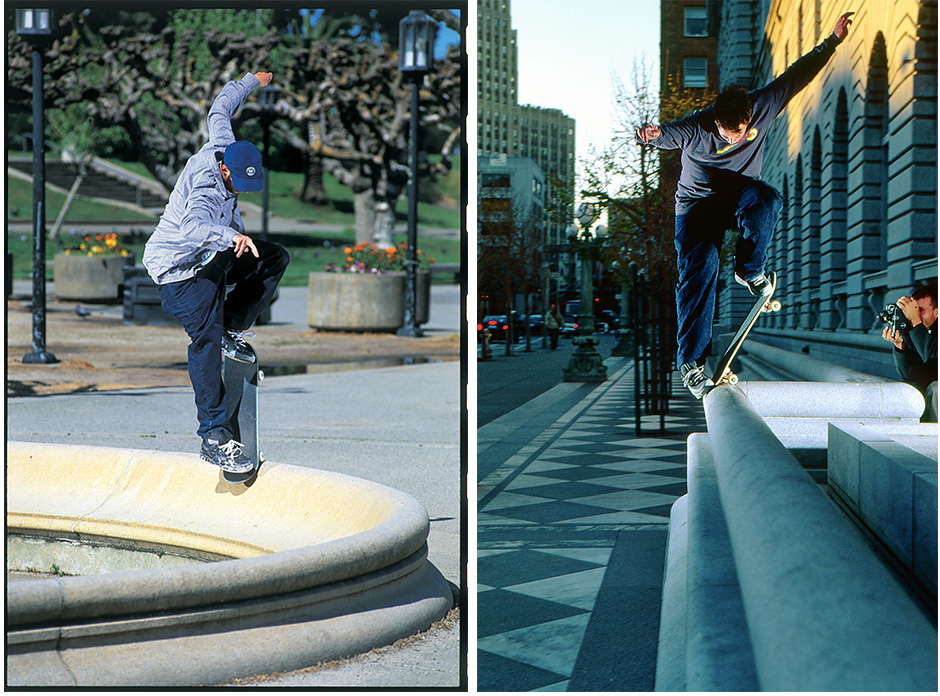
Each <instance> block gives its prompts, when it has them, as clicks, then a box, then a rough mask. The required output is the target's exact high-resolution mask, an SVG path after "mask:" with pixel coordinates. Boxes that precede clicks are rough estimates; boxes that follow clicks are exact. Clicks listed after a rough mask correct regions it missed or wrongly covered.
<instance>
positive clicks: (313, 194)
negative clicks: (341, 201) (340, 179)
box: [300, 148, 330, 205]
mask: <svg viewBox="0 0 940 696" xmlns="http://www.w3.org/2000/svg"><path fill="white" fill-rule="evenodd" d="M303 153H304V186H303V189H301V191H300V200H302V201H303V202H304V203H312V204H313V205H327V204H328V203H329V202H330V199H329V198H328V197H327V195H326V190H325V189H324V188H323V160H322V159H321V158H320V156H319V155H317V154H316V153H314V152H313V151H312V150H310V149H309V148H307V149H305V150H304V151H303Z"/></svg>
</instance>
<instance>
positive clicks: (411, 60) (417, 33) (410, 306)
mask: <svg viewBox="0 0 940 696" xmlns="http://www.w3.org/2000/svg"><path fill="white" fill-rule="evenodd" d="M436 33H437V23H436V22H435V21H434V20H433V19H431V18H430V17H429V16H428V15H426V14H425V13H424V12H421V11H420V10H412V11H411V12H409V13H408V16H407V17H405V18H404V19H402V20H401V22H400V23H399V25H398V69H399V70H401V72H402V73H403V74H404V75H405V76H406V77H407V78H408V79H409V80H410V81H411V116H410V122H409V127H410V128H409V134H408V175H409V179H408V251H407V254H406V257H405V325H404V326H402V327H401V328H400V329H399V330H398V335H399V336H414V337H417V336H422V335H423V334H422V333H421V329H419V328H418V324H417V312H416V307H417V282H418V117H419V114H418V90H419V88H420V86H421V81H422V80H423V79H424V76H425V74H426V73H427V72H428V71H430V70H431V68H432V64H433V60H434V38H435V35H436Z"/></svg>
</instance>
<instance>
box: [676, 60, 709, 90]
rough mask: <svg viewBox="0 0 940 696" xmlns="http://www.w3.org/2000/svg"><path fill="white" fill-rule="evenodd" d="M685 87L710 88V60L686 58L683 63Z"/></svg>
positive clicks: (683, 83)
mask: <svg viewBox="0 0 940 696" xmlns="http://www.w3.org/2000/svg"><path fill="white" fill-rule="evenodd" d="M682 86H683V87H708V59H707V58H685V59H683V61H682Z"/></svg>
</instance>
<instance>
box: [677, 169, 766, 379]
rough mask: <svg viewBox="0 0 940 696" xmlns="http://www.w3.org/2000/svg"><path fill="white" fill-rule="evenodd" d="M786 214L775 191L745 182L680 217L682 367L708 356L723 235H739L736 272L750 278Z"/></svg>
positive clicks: (679, 337) (679, 359)
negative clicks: (735, 232)
mask: <svg viewBox="0 0 940 696" xmlns="http://www.w3.org/2000/svg"><path fill="white" fill-rule="evenodd" d="M782 209H783V199H782V198H781V197H780V194H779V193H777V191H776V189H774V188H773V187H771V186H768V185H767V184H765V183H764V182H762V181H757V180H753V179H747V180H746V183H742V184H740V185H738V186H735V187H733V188H732V190H731V191H730V192H723V193H721V194H718V195H715V196H712V197H710V198H703V199H701V200H699V201H696V202H695V203H693V204H692V207H691V208H689V209H688V210H687V211H686V212H685V213H682V214H680V215H676V252H677V254H678V267H679V280H678V284H677V285H676V309H677V324H678V332H677V336H676V339H677V342H678V344H679V348H678V352H677V354H676V361H677V364H678V365H683V364H685V363H690V362H699V363H701V361H702V360H703V359H704V358H705V357H706V356H707V355H708V353H709V349H710V347H711V340H712V323H713V322H714V319H715V292H716V289H717V286H718V264H719V254H720V252H721V245H722V241H723V239H724V234H725V231H726V230H729V229H735V228H736V229H739V230H740V231H741V236H740V238H739V239H738V241H737V244H736V246H735V255H734V271H735V273H737V274H738V275H739V276H741V277H742V278H746V279H750V278H752V277H753V276H756V275H758V274H759V273H762V272H763V271H764V257H765V256H766V254H767V245H768V244H769V243H770V239H771V237H772V236H773V232H774V227H775V226H776V224H777V218H778V217H779V216H780V211H781V210H782Z"/></svg>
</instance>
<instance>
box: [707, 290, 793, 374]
mask: <svg viewBox="0 0 940 696" xmlns="http://www.w3.org/2000/svg"><path fill="white" fill-rule="evenodd" d="M768 278H769V279H770V294H769V295H766V296H764V295H762V296H760V297H758V298H757V302H755V303H754V306H753V307H752V308H751V311H750V312H748V315H747V317H745V319H744V322H743V323H742V324H741V328H740V329H738V332H737V333H736V334H735V335H734V338H733V339H732V340H731V344H730V345H729V346H728V349H727V350H726V351H725V354H724V355H722V356H721V360H719V361H718V367H717V368H716V369H715V376H714V377H713V378H712V381H713V382H714V383H715V386H718V385H719V384H737V383H738V376H737V375H736V374H734V373H733V372H732V371H731V361H732V360H734V358H735V356H736V355H737V354H738V350H740V348H741V345H742V344H743V343H744V339H746V338H747V335H748V334H749V333H750V332H751V329H752V328H754V324H756V323H757V319H758V317H760V315H761V314H763V313H764V312H778V311H780V307H781V305H780V302H779V300H775V299H773V296H774V293H775V292H776V291H777V274H776V273H771V274H770V275H769V276H768Z"/></svg>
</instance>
